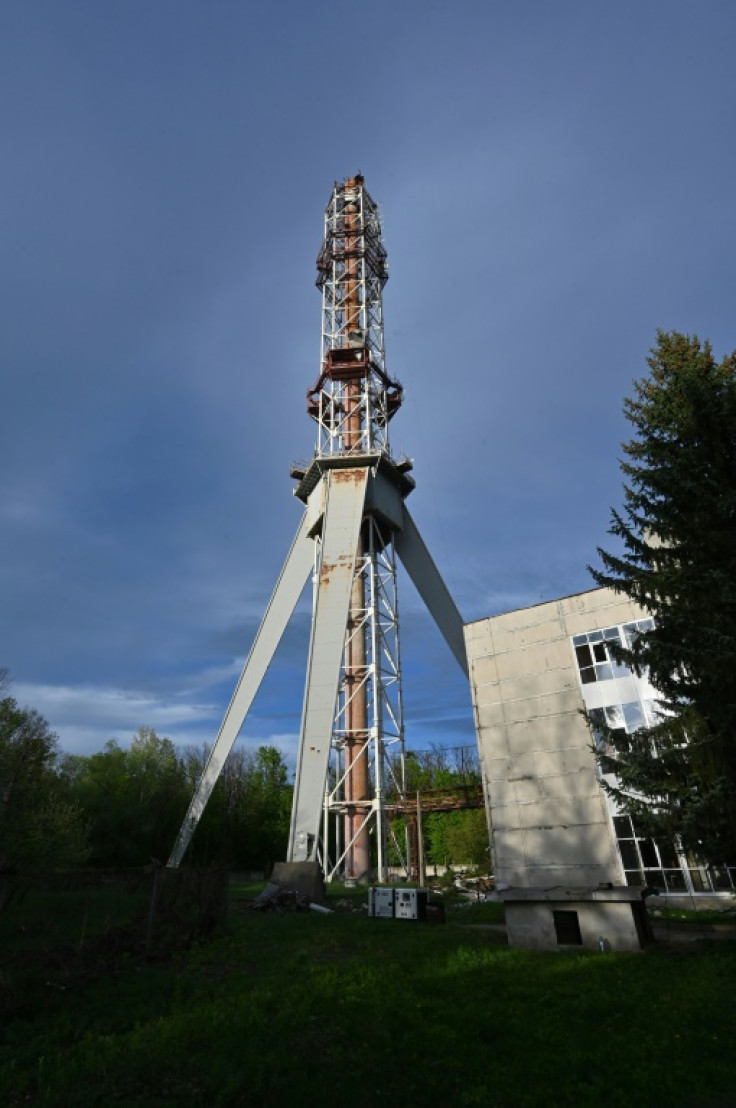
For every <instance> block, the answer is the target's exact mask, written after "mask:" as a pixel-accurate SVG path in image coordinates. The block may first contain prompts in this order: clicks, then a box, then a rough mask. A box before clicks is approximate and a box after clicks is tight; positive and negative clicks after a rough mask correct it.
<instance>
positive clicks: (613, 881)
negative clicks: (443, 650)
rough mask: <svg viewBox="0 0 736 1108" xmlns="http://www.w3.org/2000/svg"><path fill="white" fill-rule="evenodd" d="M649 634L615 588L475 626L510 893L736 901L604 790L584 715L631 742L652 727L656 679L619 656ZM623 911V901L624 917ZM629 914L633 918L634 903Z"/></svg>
mask: <svg viewBox="0 0 736 1108" xmlns="http://www.w3.org/2000/svg"><path fill="white" fill-rule="evenodd" d="M651 626H652V621H651V618H650V616H649V615H648V613H647V612H645V611H643V610H642V609H641V608H639V607H638V606H637V605H635V604H633V603H632V602H631V601H629V600H628V599H626V598H625V597H622V596H620V595H618V594H617V593H614V592H613V591H612V590H610V589H592V590H590V591H588V592H584V593H577V594H575V595H573V596H567V597H563V598H561V599H559V600H554V601H550V602H548V603H544V604H537V605H534V606H532V607H530V608H524V609H520V610H518V611H512V612H507V613H505V614H502V615H497V616H493V617H491V618H489V619H483V620H478V621H477V622H475V623H470V624H467V625H466V627H465V642H466V648H467V655H468V663H469V672H470V683H471V692H472V698H473V707H474V713H475V725H476V732H477V737H478V748H479V753H480V760H481V770H482V774H483V784H484V790H485V799H486V810H487V812H488V813H489V834H490V842H491V856H492V860H493V865H494V873H495V877H496V883H497V887H498V888H499V889H500V890H504V889H507V890H519V889H527V890H532V889H536V890H550V889H557V890H565V889H566V890H573V889H578V890H580V889H588V890H592V889H598V888H599V887H604V886H612V887H614V888H620V887H623V886H628V887H629V889H630V890H631V891H632V892H633V890H634V888H636V887H642V886H645V885H648V886H652V887H654V888H657V889H660V890H661V891H662V892H663V893H667V894H673V895H677V894H683V893H685V894H689V895H696V894H700V893H710V894H712V893H714V892H718V891H732V890H733V886H734V883H735V880H736V871H733V870H731V871H729V870H728V868H726V867H720V868H719V867H712V866H705V865H704V864H703V863H702V860H698V859H695V858H693V857H691V856H685V855H684V854H683V853H682V852H681V851H680V850H679V849H678V848H677V845H676V844H672V843H669V844H661V843H654V842H652V841H651V840H648V839H646V838H645V837H643V836H641V835H639V834H638V833H637V830H636V828H635V827H633V825H632V823H631V820H630V819H629V818H628V817H627V816H622V815H620V814H619V812H618V810H617V809H616V806H615V804H614V802H613V801H612V800H610V798H608V797H607V795H606V793H605V792H604V789H603V788H602V785H601V779H600V776H599V770H598V767H597V762H596V758H595V754H594V751H593V742H594V738H595V736H594V735H591V732H590V729H589V727H588V724H587V722H586V720H585V718H584V716H583V714H582V713H583V710H587V712H589V713H590V715H591V718H592V719H593V721H594V722H595V721H596V720H600V721H601V723H603V722H605V724H606V726H607V727H610V728H614V729H615V728H619V727H620V728H622V729H625V730H626V731H628V732H632V731H635V730H636V729H637V728H638V727H641V726H642V725H644V724H651V723H652V722H654V720H655V718H656V713H657V706H656V693H655V691H654V690H653V689H652V687H651V686H650V685H649V683H648V681H647V680H646V678H644V677H637V676H636V675H635V674H633V673H632V672H631V671H630V670H629V669H627V668H626V667H625V666H623V665H621V664H619V663H617V662H616V660H615V658H614V656H613V652H612V650H611V646H612V645H613V644H614V643H615V642H618V643H623V644H624V645H626V644H629V643H630V642H631V641H632V640H633V638H634V637H635V636H636V635H637V634H639V633H641V631H643V630H645V629H647V628H648V627H651ZM565 895H567V894H565ZM563 899H564V898H563ZM609 900H611V898H610V897H609ZM619 900H620V898H619ZM624 900H629V901H630V900H631V897H630V896H629V897H628V898H624ZM622 907H624V906H623V902H622V904H621V906H620V907H619V908H617V909H616V911H617V912H619V913H620V911H621V910H622ZM540 910H542V911H544V910H546V909H540ZM549 910H550V911H551V910H552V909H549ZM598 910H599V909H598V908H596V911H598ZM514 911H516V909H514ZM592 911H593V909H592V908H590V907H589V908H587V909H585V914H586V918H587V917H588V916H590V917H591V918H593V916H591V912H592ZM625 911H626V912H628V913H629V915H630V913H631V907H630V905H629V904H626V905H625ZM530 912H531V907H530V904H529V898H528V897H526V898H525V906H524V907H523V908H521V907H520V908H519V909H518V913H517V914H519V913H520V918H521V917H522V916H523V917H524V918H525V919H526V920H527V922H528V921H529V920H530V919H531V916H530V914H529V913H530ZM532 915H533V913H532ZM596 918H597V917H596ZM551 919H552V917H550V920H551ZM548 924H549V926H550V927H551V923H550V922H549V920H548ZM524 926H525V927H526V924H525V925H524ZM548 929H549V928H548ZM591 929H592V930H591ZM591 929H588V930H591V933H592V931H594V930H595V929H596V926H595V925H591ZM584 930H585V929H584ZM550 933H551V932H550Z"/></svg>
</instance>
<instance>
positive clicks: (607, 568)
mask: <svg viewBox="0 0 736 1108" xmlns="http://www.w3.org/2000/svg"><path fill="white" fill-rule="evenodd" d="M647 361H648V365H649V370H650V372H649V375H648V376H647V377H645V378H643V379H642V380H640V381H637V382H634V395H633V397H632V398H630V399H628V400H626V401H625V403H624V414H625V415H626V418H627V419H628V420H629V422H630V423H631V425H632V427H633V428H634V437H633V438H632V439H631V440H630V441H629V442H627V443H625V444H624V446H623V450H624V455H625V458H624V460H623V461H622V462H621V470H622V472H623V475H624V506H623V510H622V511H621V512H618V511H615V510H614V511H613V512H612V525H611V528H610V532H609V533H610V534H612V535H615V536H616V537H617V538H619V539H620V540H622V542H623V552H622V553H609V552H606V551H604V550H601V549H600V548H599V550H598V554H599V556H600V558H601V561H602V564H603V568H602V569H592V568H591V573H592V575H593V577H594V579H595V581H596V583H597V584H598V585H602V586H608V587H610V588H612V589H614V590H616V591H617V592H620V593H624V594H625V595H626V596H628V597H630V598H631V599H632V600H634V601H636V602H637V603H638V604H640V605H641V606H643V607H644V608H645V609H647V610H648V611H649V612H650V613H651V614H652V616H653V618H654V621H655V623H654V627H653V629H652V630H650V631H647V632H645V633H644V634H642V635H641V636H640V637H639V638H638V640H637V641H636V642H635V643H634V644H633V646H632V647H631V649H626V650H622V651H621V660H622V661H624V662H626V663H627V664H628V665H630V666H631V667H632V668H633V669H634V671H635V672H637V673H642V672H643V671H645V670H648V672H649V677H650V681H651V683H652V685H653V686H654V687H655V688H656V689H657V691H658V694H659V697H660V701H659V703H660V706H661V709H662V713H661V715H660V718H659V721H658V722H657V724H656V725H655V726H654V727H650V728H646V729H642V730H640V731H638V732H636V733H635V734H634V735H625V734H622V733H620V732H617V733H616V734H615V735H614V734H612V733H609V734H608V735H607V736H606V738H607V740H608V742H607V744H606V747H604V752H603V753H602V754H601V762H602V768H603V769H604V771H606V772H613V773H615V774H616V775H617V777H618V779H619V781H620V788H618V789H609V791H611V792H613V794H614V795H615V796H616V798H617V800H618V802H619V804H620V805H621V807H622V808H623V809H624V810H625V811H628V812H629V814H631V815H632V816H633V817H634V819H635V820H636V821H637V822H638V824H639V826H640V827H642V828H643V829H645V830H647V831H648V832H649V833H650V834H654V835H658V836H664V835H667V836H670V835H672V833H673V832H674V833H678V834H679V835H680V836H681V838H682V841H683V844H684V845H685V846H686V847H687V848H688V849H691V850H693V851H694V852H696V853H697V854H699V855H700V856H701V857H705V858H706V859H707V860H710V861H713V862H722V861H729V862H731V863H732V864H733V863H734V862H736V352H734V353H733V354H730V355H728V356H726V357H724V358H723V360H722V361H721V362H717V361H716V360H715V359H714V357H713V353H712V349H711V346H710V343H708V342H704V343H701V342H700V340H699V339H698V338H697V337H696V336H692V337H690V336H687V335H682V334H679V333H678V332H676V331H673V332H671V333H665V332H662V331H659V332H658V335H657V343H656V345H655V346H654V347H653V348H652V350H651V351H650V356H649V358H648V359H647Z"/></svg>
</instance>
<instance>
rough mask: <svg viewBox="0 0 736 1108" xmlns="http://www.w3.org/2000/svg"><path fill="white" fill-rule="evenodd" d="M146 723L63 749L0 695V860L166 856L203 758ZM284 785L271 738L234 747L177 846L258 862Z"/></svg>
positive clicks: (37, 720) (268, 861) (74, 862)
mask: <svg viewBox="0 0 736 1108" xmlns="http://www.w3.org/2000/svg"><path fill="white" fill-rule="evenodd" d="M207 754H208V750H207V747H206V746H200V747H194V746H188V747H183V748H181V749H180V748H178V747H176V746H175V745H174V743H173V742H172V741H171V740H170V739H168V738H161V737H160V736H159V735H157V734H156V732H155V731H154V730H152V729H151V728H149V727H141V728H139V730H138V732H137V734H136V735H135V736H134V737H133V739H132V742H131V743H130V746H129V747H127V748H124V747H122V746H120V745H119V744H118V743H117V742H116V741H115V740H114V739H111V740H110V741H109V742H107V743H105V746H104V748H103V749H102V750H101V751H100V752H99V753H96V754H92V755H81V754H63V753H62V752H60V750H59V747H58V742H57V739H56V736H55V735H54V734H53V733H52V732H51V730H50V728H49V726H48V723H47V722H46V720H45V719H44V718H43V717H42V716H41V715H40V714H39V713H38V712H36V711H35V710H34V709H31V708H22V707H20V706H19V705H18V704H17V703H16V701H15V700H14V699H13V698H12V697H10V696H5V697H4V698H3V699H2V700H0V869H6V870H7V869H10V870H27V869H39V868H41V869H51V868H57V867H73V866H85V865H88V866H98V867H116V868H118V867H135V866H142V865H147V864H150V863H151V862H152V861H154V862H162V863H165V862H166V859H167V857H168V852H169V850H170V848H171V846H172V845H173V842H174V838H175V836H176V834H177V832H178V830H179V827H180V825H181V822H182V819H183V818H184V815H185V813H186V811H187V807H188V805H189V801H190V800H191V797H192V794H193V792H194V787H195V785H196V782H197V781H198V779H199V777H200V775H201V773H202V770H203V768H204V765H205V761H206V758H207ZM291 793H292V786H291V785H290V784H289V781H288V770H287V766H286V763H285V761H284V759H283V756H282V754H281V753H280V751H279V750H277V749H276V748H275V747H273V746H261V747H259V748H258V750H256V751H248V750H243V749H240V748H238V749H236V750H234V751H233V752H232V753H231V755H230V757H229V758H228V760H227V763H226V765H225V767H224V769H223V772H222V774H221V775H220V780H219V781H218V783H217V786H216V788H215V790H214V792H213V794H212V796H211V798H210V801H209V803H208V805H207V808H206V809H205V812H204V814H203V816H202V818H201V820H200V822H199V826H198V828H197V831H196V833H195V835H194V837H193V839H192V842H191V844H190V847H189V852H188V855H187V861H188V862H190V863H193V864H202V865H206V864H211V863H222V864H224V865H227V866H229V867H231V868H234V869H245V870H267V869H270V867H271V866H272V865H273V863H274V862H276V861H279V860H281V859H283V858H284V857H285V856H286V848H287V841H288V835H289V820H290V813H291Z"/></svg>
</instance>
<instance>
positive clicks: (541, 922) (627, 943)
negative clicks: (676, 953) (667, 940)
mask: <svg viewBox="0 0 736 1108" xmlns="http://www.w3.org/2000/svg"><path fill="white" fill-rule="evenodd" d="M556 909H562V910H563V911H567V912H569V911H570V910H572V911H575V912H577V916H578V925H579V927H580V938H581V939H582V949H584V950H598V949H600V946H599V944H600V940H601V939H604V940H605V943H606V946H605V949H606V950H640V949H641V943H640V941H639V936H638V934H637V930H636V924H635V922H634V915H633V912H632V909H631V904H630V903H629V902H627V901H624V902H622V903H620V904H616V903H596V902H595V901H592V902H579V903H578V902H575V903H571V902H570V901H561V902H559V903H550V902H548V901H535V902H533V903H527V904H525V903H517V904H507V905H506V925H507V927H508V933H509V946H519V947H523V948H525V949H527V950H556V949H560V944H559V943H558V941H557V933H556V931H555V924H554V916H553V914H552V913H553V912H554V911H555V910H556ZM563 949H565V950H575V949H578V950H579V949H581V947H580V946H578V947H574V946H572V947H564V948H563Z"/></svg>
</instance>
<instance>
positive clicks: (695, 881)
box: [690, 869, 710, 893]
mask: <svg viewBox="0 0 736 1108" xmlns="http://www.w3.org/2000/svg"><path fill="white" fill-rule="evenodd" d="M690 880H691V882H692V886H693V889H694V890H695V892H696V893H709V892H710V882H706V881H705V880H704V878H703V875H702V873H701V872H700V870H699V869H691V870H690Z"/></svg>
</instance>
